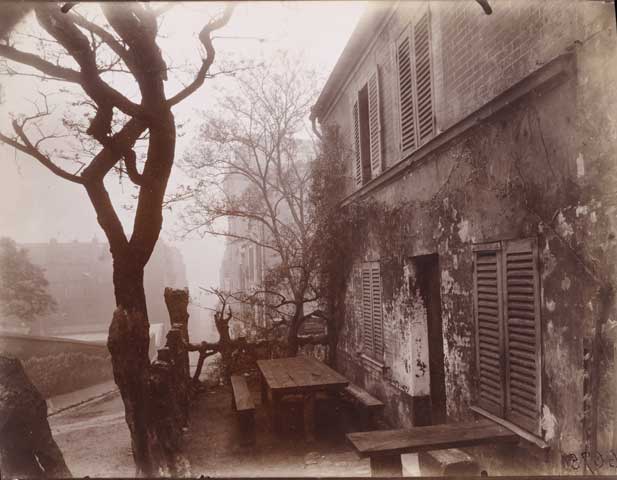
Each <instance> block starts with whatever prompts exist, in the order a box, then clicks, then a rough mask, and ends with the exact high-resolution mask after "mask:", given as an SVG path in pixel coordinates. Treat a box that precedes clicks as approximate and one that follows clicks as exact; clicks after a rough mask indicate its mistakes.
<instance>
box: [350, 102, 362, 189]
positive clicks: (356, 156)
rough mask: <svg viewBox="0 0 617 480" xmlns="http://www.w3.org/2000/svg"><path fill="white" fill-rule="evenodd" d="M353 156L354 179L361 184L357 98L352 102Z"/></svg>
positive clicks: (357, 183) (357, 184) (358, 184)
mask: <svg viewBox="0 0 617 480" xmlns="http://www.w3.org/2000/svg"><path fill="white" fill-rule="evenodd" d="M352 117H353V158H354V179H355V182H356V186H358V187H361V186H362V157H361V155H360V110H359V106H358V99H357V98H356V99H355V100H354V102H353V109H352Z"/></svg>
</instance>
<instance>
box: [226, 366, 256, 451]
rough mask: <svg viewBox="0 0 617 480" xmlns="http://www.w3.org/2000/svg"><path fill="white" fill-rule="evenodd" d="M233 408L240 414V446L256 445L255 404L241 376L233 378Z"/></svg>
mask: <svg viewBox="0 0 617 480" xmlns="http://www.w3.org/2000/svg"><path fill="white" fill-rule="evenodd" d="M231 389H232V394H231V407H232V409H233V410H234V411H236V412H237V413H238V424H239V430H240V432H239V433H240V435H239V438H240V444H241V445H252V444H254V443H255V403H254V402H253V399H252V398H251V392H250V390H249V387H248V385H247V384H246V379H245V378H244V377H243V376H240V375H233V376H232V377H231Z"/></svg>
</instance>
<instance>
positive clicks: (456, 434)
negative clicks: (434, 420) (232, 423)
mask: <svg viewBox="0 0 617 480" xmlns="http://www.w3.org/2000/svg"><path fill="white" fill-rule="evenodd" d="M347 440H349V442H351V444H352V445H353V447H354V448H355V450H356V452H357V453H358V455H360V456H361V457H364V458H366V457H369V458H370V460H371V473H372V474H373V476H374V477H377V476H391V477H400V476H401V472H402V466H401V454H403V453H416V452H426V451H429V450H443V449H448V448H458V447H472V446H475V445H485V444H495V443H516V442H518V440H519V437H518V436H517V435H516V434H514V433H512V432H511V431H510V430H508V429H507V428H504V427H502V426H501V425H497V424H496V423H494V422H492V421H490V420H480V421H477V422H464V423H448V424H443V425H430V426H426V427H414V428H408V429H401V430H378V431H373V432H358V433H348V434H347Z"/></svg>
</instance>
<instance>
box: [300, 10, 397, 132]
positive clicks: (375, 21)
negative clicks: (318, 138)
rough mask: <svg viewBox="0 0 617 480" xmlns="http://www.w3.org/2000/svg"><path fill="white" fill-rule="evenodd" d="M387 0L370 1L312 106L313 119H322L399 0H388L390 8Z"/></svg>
mask: <svg viewBox="0 0 617 480" xmlns="http://www.w3.org/2000/svg"><path fill="white" fill-rule="evenodd" d="M384 3H386V2H370V3H369V4H368V5H367V8H366V10H365V11H364V13H363V14H362V16H361V17H360V20H359V21H358V24H357V25H356V28H355V29H354V31H353V33H352V34H351V36H350V37H349V40H348V41H347V45H345V48H344V49H343V53H341V55H340V57H339V58H338V60H337V62H336V65H334V68H333V69H332V72H331V73H330V76H329V77H328V80H327V81H326V84H325V85H324V87H323V89H322V90H321V93H320V94H319V98H318V99H317V102H315V105H313V107H312V108H311V117H310V118H311V120H314V119H315V118H316V119H317V120H319V122H320V123H321V120H322V118H323V115H324V114H325V113H326V110H327V108H328V107H329V106H330V103H331V102H332V101H333V100H334V98H335V97H336V95H337V93H338V91H339V90H340V89H341V88H342V86H343V85H344V83H345V81H346V80H347V77H348V75H349V73H350V72H351V71H353V69H354V67H355V64H356V63H357V61H358V60H359V59H360V58H361V57H362V56H363V55H364V53H365V52H366V49H367V48H368V47H369V45H370V44H371V43H372V42H373V40H374V36H375V35H374V33H375V31H376V30H378V27H379V26H380V25H381V24H382V22H383V21H384V20H385V19H386V18H388V16H389V14H390V13H391V11H392V9H393V8H394V7H395V6H396V3H397V2H388V3H389V8H383V6H384Z"/></svg>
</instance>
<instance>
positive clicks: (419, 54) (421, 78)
mask: <svg viewBox="0 0 617 480" xmlns="http://www.w3.org/2000/svg"><path fill="white" fill-rule="evenodd" d="M413 39H414V41H413V46H414V55H413V59H414V73H415V75H414V78H415V82H416V98H417V106H416V113H417V126H418V136H417V138H418V142H417V143H418V146H420V145H423V144H424V143H426V141H427V140H429V139H430V138H432V137H433V136H434V134H435V116H434V112H433V72H432V64H431V38H430V17H429V12H428V11H427V12H426V13H425V14H424V15H422V17H420V20H418V22H417V23H416V24H415V26H414V29H413Z"/></svg>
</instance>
